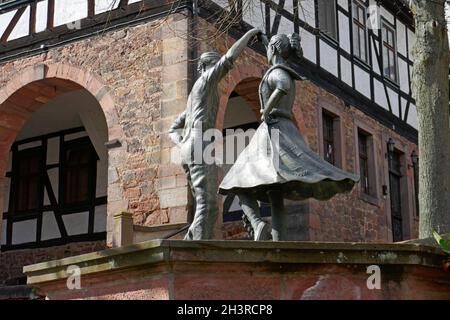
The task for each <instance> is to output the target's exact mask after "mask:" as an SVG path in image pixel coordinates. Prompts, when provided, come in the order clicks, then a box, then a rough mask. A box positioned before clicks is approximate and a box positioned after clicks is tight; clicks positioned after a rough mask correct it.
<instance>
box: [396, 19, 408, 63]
mask: <svg viewBox="0 0 450 320" xmlns="http://www.w3.org/2000/svg"><path fill="white" fill-rule="evenodd" d="M397 50H398V52H399V53H401V54H402V55H404V56H405V57H406V54H407V52H406V26H405V25H404V24H403V23H402V22H400V21H399V20H397Z"/></svg>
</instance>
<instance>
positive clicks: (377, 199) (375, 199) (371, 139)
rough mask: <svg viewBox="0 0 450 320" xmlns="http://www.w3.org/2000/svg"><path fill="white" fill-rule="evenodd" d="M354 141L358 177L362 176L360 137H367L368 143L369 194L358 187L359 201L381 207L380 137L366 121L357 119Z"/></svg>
mask: <svg viewBox="0 0 450 320" xmlns="http://www.w3.org/2000/svg"><path fill="white" fill-rule="evenodd" d="M353 130H354V139H355V140H354V141H355V142H356V143H355V149H354V150H355V171H356V173H357V174H358V175H360V176H361V171H360V170H361V164H360V158H359V154H360V151H359V147H360V146H359V135H360V134H362V135H365V136H366V142H367V146H366V148H367V156H368V163H367V165H368V172H369V180H370V181H369V192H370V193H369V194H367V193H365V192H363V190H362V187H361V185H358V197H359V199H361V200H363V201H364V202H367V203H369V204H371V205H374V206H377V207H380V206H381V203H382V197H381V191H380V190H381V188H380V185H379V183H380V181H381V180H380V178H379V176H378V175H379V173H380V167H379V160H380V158H379V151H378V149H377V148H378V146H379V141H378V135H376V134H375V131H373V128H372V127H371V126H370V125H368V124H367V122H366V121H364V120H362V119H359V118H357V119H355V124H354V129H353ZM359 184H361V182H359Z"/></svg>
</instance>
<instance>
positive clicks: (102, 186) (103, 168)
mask: <svg viewBox="0 0 450 320" xmlns="http://www.w3.org/2000/svg"><path fill="white" fill-rule="evenodd" d="M96 187H97V189H96V197H105V196H107V195H108V190H107V189H108V160H107V159H105V160H102V161H97V186H96Z"/></svg>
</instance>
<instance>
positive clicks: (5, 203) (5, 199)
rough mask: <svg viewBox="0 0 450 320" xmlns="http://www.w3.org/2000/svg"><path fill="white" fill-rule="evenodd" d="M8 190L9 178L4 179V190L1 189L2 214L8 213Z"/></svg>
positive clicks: (9, 185)
mask: <svg viewBox="0 0 450 320" xmlns="http://www.w3.org/2000/svg"><path fill="white" fill-rule="evenodd" d="M10 188H11V178H5V188H4V189H3V212H7V211H8V207H9V195H10Z"/></svg>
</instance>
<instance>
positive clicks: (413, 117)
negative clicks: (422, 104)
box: [406, 104, 419, 129]
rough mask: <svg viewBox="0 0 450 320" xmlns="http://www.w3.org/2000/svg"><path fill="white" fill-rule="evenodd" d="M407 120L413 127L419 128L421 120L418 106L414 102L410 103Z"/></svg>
mask: <svg viewBox="0 0 450 320" xmlns="http://www.w3.org/2000/svg"><path fill="white" fill-rule="evenodd" d="M406 122H407V123H408V124H409V125H410V126H412V127H413V128H416V129H418V128H419V122H418V119H417V108H416V106H415V105H414V104H410V105H409V111H408V119H407V120H406Z"/></svg>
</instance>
